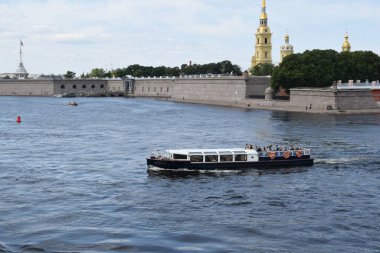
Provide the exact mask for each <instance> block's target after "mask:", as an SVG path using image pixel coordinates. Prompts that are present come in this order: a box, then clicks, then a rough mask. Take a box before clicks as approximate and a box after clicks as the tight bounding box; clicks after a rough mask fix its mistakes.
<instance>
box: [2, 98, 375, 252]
mask: <svg viewBox="0 0 380 253" xmlns="http://www.w3.org/2000/svg"><path fill="white" fill-rule="evenodd" d="M75 101H76V102H78V103H79V106H78V107H69V106H67V103H68V102H69V99H65V98H21V97H0V120H1V122H0V252H300V253H301V252H302V253H303V252H324V253H326V252H338V251H341V252H380V196H379V193H380V157H379V154H380V115H360V116H358V115H355V116H342V115H338V116H333V115H312V114H304V113H286V112H271V111H260V110H241V109H234V108H226V107H214V106H206V105H192V104H179V103H172V102H166V101H157V100H149V99H127V98H77V99H75ZM17 115H20V116H21V117H22V120H23V122H22V123H21V124H17V123H16V122H15V119H16V116H17ZM246 143H253V144H256V145H268V144H280V145H291V144H293V145H298V146H304V147H310V148H311V149H312V152H313V157H314V158H315V159H316V160H315V165H314V166H312V167H307V168H301V167H300V168H291V169H289V168H288V169H278V170H267V171H259V170H252V171H248V172H228V171H225V172H220V173H208V174H199V175H173V174H162V173H147V170H146V161H145V158H146V156H147V155H149V152H150V151H151V150H153V149H156V148H159V149H168V148H219V147H223V148H228V147H244V146H245V144H246Z"/></svg>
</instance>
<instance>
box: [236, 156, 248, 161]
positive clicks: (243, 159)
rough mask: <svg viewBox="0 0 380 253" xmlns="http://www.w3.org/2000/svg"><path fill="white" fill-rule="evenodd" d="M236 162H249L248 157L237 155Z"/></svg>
mask: <svg viewBox="0 0 380 253" xmlns="http://www.w3.org/2000/svg"><path fill="white" fill-rule="evenodd" d="M235 161H237V162H243V161H247V155H235Z"/></svg>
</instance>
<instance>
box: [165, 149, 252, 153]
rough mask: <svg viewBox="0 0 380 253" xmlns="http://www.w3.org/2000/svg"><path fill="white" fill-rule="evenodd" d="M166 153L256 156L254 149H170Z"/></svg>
mask: <svg viewBox="0 0 380 253" xmlns="http://www.w3.org/2000/svg"><path fill="white" fill-rule="evenodd" d="M166 152H168V153H172V154H179V155H214V154H215V155H233V154H257V151H256V150H255V149H245V148H223V149H220V148H219V149H171V150H166Z"/></svg>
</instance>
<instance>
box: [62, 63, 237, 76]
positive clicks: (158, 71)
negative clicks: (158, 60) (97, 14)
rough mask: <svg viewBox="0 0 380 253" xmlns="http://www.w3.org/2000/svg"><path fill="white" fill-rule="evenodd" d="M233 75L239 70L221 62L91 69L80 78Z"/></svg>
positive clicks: (70, 72)
mask: <svg viewBox="0 0 380 253" xmlns="http://www.w3.org/2000/svg"><path fill="white" fill-rule="evenodd" d="M210 73H211V74H233V75H238V76H240V75H242V71H241V68H240V67H239V66H238V65H235V64H232V63H231V62H230V61H222V62H218V63H208V64H189V65H188V64H182V65H181V67H165V66H159V67H152V66H141V65H138V64H134V65H130V66H128V67H126V68H117V69H115V70H104V69H103V68H95V69H92V70H91V71H90V72H89V73H86V74H85V73H83V74H82V75H80V77H81V78H111V77H117V78H123V77H125V76H133V77H149V76H150V77H154V76H156V77H159V76H175V77H178V76H180V75H199V74H210ZM75 76H76V73H74V72H73V71H67V73H66V74H64V75H63V77H65V78H75Z"/></svg>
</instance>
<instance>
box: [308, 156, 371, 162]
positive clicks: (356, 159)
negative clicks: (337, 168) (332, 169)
mask: <svg viewBox="0 0 380 253" xmlns="http://www.w3.org/2000/svg"><path fill="white" fill-rule="evenodd" d="M370 161H373V159H371V158H369V157H342V158H335V159H315V160H314V164H352V163H361V162H366V163H368V162H370Z"/></svg>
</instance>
